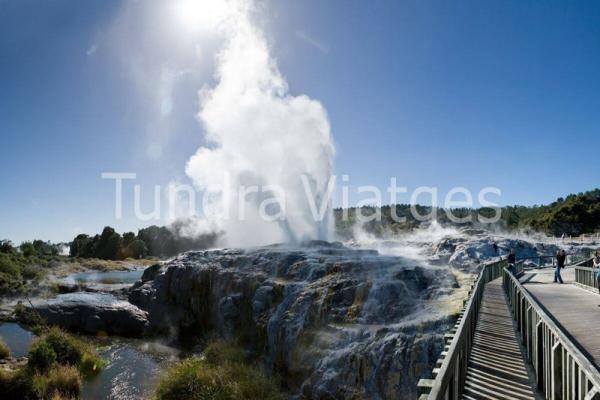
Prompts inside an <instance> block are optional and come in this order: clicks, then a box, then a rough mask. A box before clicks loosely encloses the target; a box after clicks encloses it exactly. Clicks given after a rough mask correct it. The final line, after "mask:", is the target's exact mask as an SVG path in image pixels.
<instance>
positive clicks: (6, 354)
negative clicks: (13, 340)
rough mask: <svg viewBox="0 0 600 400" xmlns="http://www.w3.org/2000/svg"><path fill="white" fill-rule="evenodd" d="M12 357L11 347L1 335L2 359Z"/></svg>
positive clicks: (0, 356) (0, 349) (0, 354)
mask: <svg viewBox="0 0 600 400" xmlns="http://www.w3.org/2000/svg"><path fill="white" fill-rule="evenodd" d="M8 357H10V349H9V348H8V345H7V344H6V343H5V342H4V340H2V338H1V337H0V360H2V359H3V358H8Z"/></svg>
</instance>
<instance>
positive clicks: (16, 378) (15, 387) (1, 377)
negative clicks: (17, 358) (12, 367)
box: [0, 368, 37, 400]
mask: <svg viewBox="0 0 600 400" xmlns="http://www.w3.org/2000/svg"><path fill="white" fill-rule="evenodd" d="M0 394H1V396H0V397H1V398H2V400H23V399H35V398H37V394H36V392H35V389H34V387H33V382H32V379H31V374H30V373H29V369H28V368H21V369H19V370H17V371H7V370H3V369H0Z"/></svg>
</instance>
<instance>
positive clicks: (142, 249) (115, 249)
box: [69, 225, 218, 260]
mask: <svg viewBox="0 0 600 400" xmlns="http://www.w3.org/2000/svg"><path fill="white" fill-rule="evenodd" d="M217 238H218V235H217V234H207V235H200V236H198V237H195V238H189V237H184V236H180V235H177V234H176V233H174V232H173V231H172V230H170V229H169V228H167V227H165V226H156V225H152V226H150V227H148V228H144V229H140V230H139V231H138V233H137V235H136V234H135V233H133V232H126V233H124V234H123V235H121V234H119V233H117V232H116V231H115V229H114V228H112V227H110V226H107V227H105V228H104V229H103V230H102V233H100V234H97V235H94V236H90V235H86V234H80V235H77V236H76V237H75V238H74V239H73V241H72V242H71V247H70V252H69V254H70V256H71V257H82V258H101V259H104V260H123V259H126V258H144V257H149V256H152V257H159V258H164V257H171V256H174V255H177V254H179V253H181V252H184V251H188V250H195V249H205V248H209V247H211V246H214V244H215V243H216V240H217Z"/></svg>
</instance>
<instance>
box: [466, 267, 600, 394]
mask: <svg viewBox="0 0 600 400" xmlns="http://www.w3.org/2000/svg"><path fill="white" fill-rule="evenodd" d="M599 312H600V311H599ZM463 398H464V399H486V400H495V399H498V400H501V399H502V400H511V399H515V400H525V399H536V398H538V396H537V395H536V391H535V389H534V385H533V380H532V379H531V377H530V375H529V373H528V370H527V367H526V361H525V358H524V355H523V353H522V351H521V347H520V346H519V342H518V339H517V336H516V333H515V330H514V327H513V320H512V316H511V314H510V310H509V309H508V305H507V302H506V297H505V295H504V291H503V289H502V279H501V278H498V279H496V280H494V281H492V282H490V283H488V284H487V285H486V287H485V289H484V292H483V301H482V305H481V309H480V312H479V318H478V320H477V329H476V332H475V340H474V343H473V347H472V349H471V354H470V356H469V367H468V370H467V380H466V383H465V390H464V394H463Z"/></svg>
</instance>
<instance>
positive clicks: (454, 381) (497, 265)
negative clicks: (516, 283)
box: [418, 260, 522, 400]
mask: <svg viewBox="0 0 600 400" xmlns="http://www.w3.org/2000/svg"><path fill="white" fill-rule="evenodd" d="M507 265H508V264H507V262H506V260H500V261H495V262H492V263H489V264H486V265H484V266H483V268H482V269H481V271H480V272H479V276H478V278H477V281H476V282H475V284H474V285H473V287H472V288H471V290H470V292H469V298H468V299H467V302H466V305H465V307H464V309H463V311H462V312H461V314H460V318H459V320H458V321H457V323H456V326H455V332H454V334H453V335H449V336H446V338H447V339H446V341H447V343H446V346H445V349H444V351H443V352H442V358H441V359H440V360H438V366H439V368H436V369H434V375H435V378H434V379H421V380H420V381H419V384H418V394H419V396H420V397H419V398H424V399H430V400H441V399H448V400H452V399H459V398H461V397H462V394H463V390H464V383H465V379H466V376H467V366H468V358H469V353H470V352H471V347H472V345H473V336H474V334H475V328H476V326H477V317H478V315H479V309H480V308H481V298H482V296H483V288H484V286H485V284H486V283H488V282H490V281H492V280H494V279H496V278H498V277H500V275H501V274H502V270H503V269H504V267H506V266H507ZM518 265H521V268H522V264H518ZM515 268H519V267H517V266H515Z"/></svg>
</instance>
